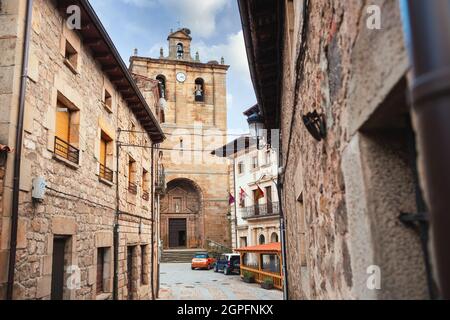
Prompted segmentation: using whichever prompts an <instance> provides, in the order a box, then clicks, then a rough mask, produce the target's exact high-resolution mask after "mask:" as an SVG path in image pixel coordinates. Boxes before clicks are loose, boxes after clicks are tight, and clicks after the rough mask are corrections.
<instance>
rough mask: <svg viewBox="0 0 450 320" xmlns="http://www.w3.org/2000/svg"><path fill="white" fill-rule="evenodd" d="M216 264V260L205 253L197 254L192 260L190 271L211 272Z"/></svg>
mask: <svg viewBox="0 0 450 320" xmlns="http://www.w3.org/2000/svg"><path fill="white" fill-rule="evenodd" d="M215 263H216V259H214V258H213V257H211V256H210V255H209V254H208V253H207V252H198V253H196V254H195V256H194V258H192V263H191V269H192V270H194V269H208V270H211V269H212V268H213V267H214V264H215Z"/></svg>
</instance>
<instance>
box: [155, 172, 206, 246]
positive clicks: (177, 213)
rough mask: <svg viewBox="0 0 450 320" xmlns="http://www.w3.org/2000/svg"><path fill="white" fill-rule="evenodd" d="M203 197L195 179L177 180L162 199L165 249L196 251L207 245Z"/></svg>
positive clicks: (173, 181)
mask: <svg viewBox="0 0 450 320" xmlns="http://www.w3.org/2000/svg"><path fill="white" fill-rule="evenodd" d="M203 217H204V215H203V195H202V191H201V189H200V187H199V186H198V185H197V184H196V183H195V182H194V181H192V180H189V179H185V178H177V179H174V180H171V181H170V182H169V183H168V184H167V192H166V194H165V196H164V197H163V198H161V239H162V241H163V247H164V249H196V248H202V247H203V244H204V240H205V237H204V218H203Z"/></svg>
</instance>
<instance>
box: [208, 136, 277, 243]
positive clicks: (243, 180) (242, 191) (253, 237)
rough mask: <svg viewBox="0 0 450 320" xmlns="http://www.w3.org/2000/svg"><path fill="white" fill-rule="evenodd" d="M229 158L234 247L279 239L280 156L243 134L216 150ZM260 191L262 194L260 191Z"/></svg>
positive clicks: (216, 153)
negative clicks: (278, 179) (278, 189)
mask: <svg viewBox="0 0 450 320" xmlns="http://www.w3.org/2000/svg"><path fill="white" fill-rule="evenodd" d="M214 154H215V155H216V156H225V157H227V158H228V159H229V161H230V163H231V164H230V171H231V174H230V188H229V189H230V194H231V195H232V196H233V198H234V203H232V204H231V238H232V244H233V249H236V248H243V247H247V246H256V245H261V244H267V243H275V242H279V241H280V211H279V209H280V208H279V202H278V194H277V178H278V176H277V174H278V155H277V153H276V151H274V150H272V149H271V148H270V147H269V146H264V145H260V146H257V144H256V142H255V141H254V140H253V139H251V138H250V137H248V136H242V137H239V138H237V139H235V140H234V141H232V142H230V143H228V144H227V145H225V146H224V147H223V148H221V149H218V150H216V151H214ZM259 190H261V191H262V193H261V194H258V191H259Z"/></svg>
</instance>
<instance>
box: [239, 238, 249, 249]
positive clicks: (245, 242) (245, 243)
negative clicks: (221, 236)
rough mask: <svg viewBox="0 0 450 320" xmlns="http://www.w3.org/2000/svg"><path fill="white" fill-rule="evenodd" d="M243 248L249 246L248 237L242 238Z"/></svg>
mask: <svg viewBox="0 0 450 320" xmlns="http://www.w3.org/2000/svg"><path fill="white" fill-rule="evenodd" d="M240 240H241V241H240V243H241V248H245V247H246V246H247V237H241V239H240Z"/></svg>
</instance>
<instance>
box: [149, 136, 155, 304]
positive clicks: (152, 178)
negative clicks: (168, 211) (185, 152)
mask: <svg viewBox="0 0 450 320" xmlns="http://www.w3.org/2000/svg"><path fill="white" fill-rule="evenodd" d="M151 150H152V155H151V172H150V179H151V181H152V184H151V196H150V197H151V199H152V201H151V206H152V207H151V214H152V218H151V224H152V227H151V232H152V234H151V240H150V243H151V250H152V252H151V256H152V257H151V272H150V281H151V288H152V300H155V285H154V272H155V269H154V264H155V258H154V255H155V243H154V241H155V237H154V229H155V192H154V188H155V180H154V177H155V144H154V143H153V142H152V149H151Z"/></svg>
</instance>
